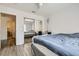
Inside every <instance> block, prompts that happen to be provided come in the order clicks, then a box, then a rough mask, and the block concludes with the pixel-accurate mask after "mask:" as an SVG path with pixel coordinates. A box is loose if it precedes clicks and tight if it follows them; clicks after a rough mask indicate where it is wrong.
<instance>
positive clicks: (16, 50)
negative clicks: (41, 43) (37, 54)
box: [0, 43, 32, 56]
mask: <svg viewBox="0 0 79 59" xmlns="http://www.w3.org/2000/svg"><path fill="white" fill-rule="evenodd" d="M0 56H32V52H31V43H27V44H24V45H19V46H12V47H6V48H4V49H1V50H0Z"/></svg>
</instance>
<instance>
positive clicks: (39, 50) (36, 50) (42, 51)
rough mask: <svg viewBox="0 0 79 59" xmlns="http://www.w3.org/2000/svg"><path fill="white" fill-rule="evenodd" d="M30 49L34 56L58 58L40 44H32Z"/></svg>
mask: <svg viewBox="0 0 79 59" xmlns="http://www.w3.org/2000/svg"><path fill="white" fill-rule="evenodd" d="M32 49H33V50H32V51H33V52H32V53H33V55H34V56H58V55H57V54H55V53H54V52H52V51H51V50H49V49H48V48H46V47H45V46H43V45H40V44H36V43H33V44H32Z"/></svg>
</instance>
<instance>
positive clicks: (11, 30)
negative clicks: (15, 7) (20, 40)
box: [1, 13, 16, 48]
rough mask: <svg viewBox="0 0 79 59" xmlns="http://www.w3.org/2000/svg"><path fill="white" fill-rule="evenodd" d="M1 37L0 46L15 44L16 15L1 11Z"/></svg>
mask: <svg viewBox="0 0 79 59" xmlns="http://www.w3.org/2000/svg"><path fill="white" fill-rule="evenodd" d="M1 26H2V27H1V29H2V37H3V38H2V39H1V47H2V48H4V47H7V46H9V47H10V46H14V45H16V16H15V15H10V14H5V13H1Z"/></svg>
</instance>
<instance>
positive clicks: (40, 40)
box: [31, 33, 79, 56]
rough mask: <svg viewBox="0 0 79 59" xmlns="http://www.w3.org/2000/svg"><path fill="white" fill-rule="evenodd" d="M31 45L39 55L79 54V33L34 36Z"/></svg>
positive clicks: (34, 52) (35, 53)
mask: <svg viewBox="0 0 79 59" xmlns="http://www.w3.org/2000/svg"><path fill="white" fill-rule="evenodd" d="M31 46H32V51H33V54H34V55H37V56H39V55H40V56H44V55H45V56H48V55H50V56H53V55H54V56H57V55H59V56H79V33H74V34H62V33H60V34H54V35H39V36H34V37H33V38H32V45H31ZM41 48H43V49H41ZM45 48H46V49H45ZM40 49H41V50H40ZM43 50H44V51H43ZM45 51H48V52H47V54H46V53H45ZM50 52H51V53H50Z"/></svg>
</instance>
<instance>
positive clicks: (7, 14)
mask: <svg viewBox="0 0 79 59" xmlns="http://www.w3.org/2000/svg"><path fill="white" fill-rule="evenodd" d="M1 14H4V15H6V16H13V17H15V45H16V15H12V14H9V13H0V15H1ZM0 18H1V17H0ZM0 41H1V40H0Z"/></svg>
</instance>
